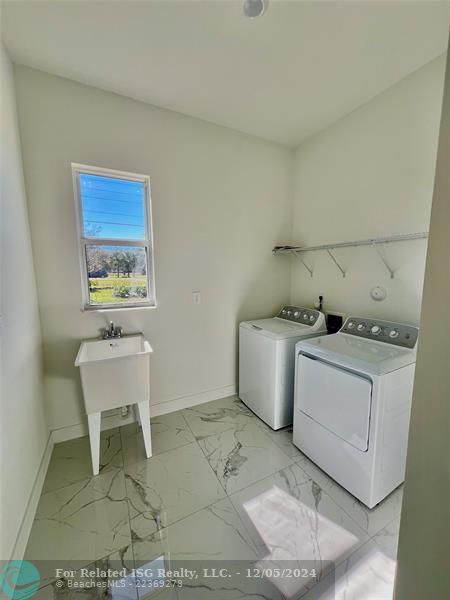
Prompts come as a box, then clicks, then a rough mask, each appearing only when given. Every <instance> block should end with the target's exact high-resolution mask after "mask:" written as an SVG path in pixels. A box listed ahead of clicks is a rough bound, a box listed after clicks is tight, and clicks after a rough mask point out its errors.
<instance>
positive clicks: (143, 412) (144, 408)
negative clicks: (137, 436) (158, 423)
mask: <svg viewBox="0 0 450 600" xmlns="http://www.w3.org/2000/svg"><path fill="white" fill-rule="evenodd" d="M137 407H138V413H139V420H140V422H141V427H142V435H143V436H144V445H145V454H146V455H147V458H150V457H151V455H152V433H151V429H150V407H149V403H148V400H146V401H145V402H138V403H137Z"/></svg>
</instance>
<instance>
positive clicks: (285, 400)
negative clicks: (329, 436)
mask: <svg viewBox="0 0 450 600" xmlns="http://www.w3.org/2000/svg"><path fill="white" fill-rule="evenodd" d="M326 332H327V330H326V325H325V317H324V315H323V313H321V312H319V311H318V310H311V309H309V308H300V307H298V306H285V307H284V308H282V309H281V311H280V312H279V314H278V315H277V316H276V317H273V318H271V319H258V320H256V321H246V322H244V323H241V324H240V327H239V398H240V399H241V400H242V402H244V404H246V405H247V406H248V407H249V408H250V409H251V410H252V411H253V412H254V413H256V414H257V415H258V416H259V417H260V418H261V419H262V420H263V421H265V422H266V423H267V424H268V425H270V427H272V429H280V428H281V427H286V426H287V425H290V424H291V423H292V415H293V400H294V375H295V360H294V356H295V344H296V343H297V342H298V340H300V339H305V338H309V337H312V336H317V335H324V334H325V333H326Z"/></svg>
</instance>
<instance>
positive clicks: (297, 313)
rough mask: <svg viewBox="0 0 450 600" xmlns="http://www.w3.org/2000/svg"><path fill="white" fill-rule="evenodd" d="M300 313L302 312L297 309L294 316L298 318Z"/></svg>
mask: <svg viewBox="0 0 450 600" xmlns="http://www.w3.org/2000/svg"><path fill="white" fill-rule="evenodd" d="M299 314H300V313H299V312H298V310H296V311H295V313H294V317H295V318H296V319H298V315H299Z"/></svg>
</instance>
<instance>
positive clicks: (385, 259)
mask: <svg viewBox="0 0 450 600" xmlns="http://www.w3.org/2000/svg"><path fill="white" fill-rule="evenodd" d="M380 245H381V244H379V243H378V244H377V243H376V242H374V243H373V247H374V248H375V251H376V253H377V254H378V256H379V257H380V260H381V262H382V263H383V264H384V266H385V267H386V269H387V270H388V271H389V275H390V277H391V279H394V273H395V271H394V269H393V268H392V267H391V266H390V264H389V263H388V261H387V258H386V256H385V255H384V253H383V252H382V250H381V248H380Z"/></svg>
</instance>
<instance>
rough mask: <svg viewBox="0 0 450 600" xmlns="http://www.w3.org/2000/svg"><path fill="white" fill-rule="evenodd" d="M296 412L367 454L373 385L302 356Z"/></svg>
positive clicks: (324, 363) (343, 370)
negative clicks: (299, 411)
mask: <svg viewBox="0 0 450 600" xmlns="http://www.w3.org/2000/svg"><path fill="white" fill-rule="evenodd" d="M295 401H296V409H297V410H301V411H302V412H303V413H304V414H305V415H307V416H308V417H310V418H311V419H314V421H316V422H317V423H319V424H320V425H322V427H325V428H326V429H328V431H330V432H331V433H333V434H334V435H337V436H338V437H340V438H341V439H342V440H344V441H346V442H348V443H349V444H351V445H352V446H354V447H355V448H357V449H358V450H361V451H363V452H365V451H366V450H367V449H368V447H369V424H370V408H371V403H372V382H371V381H370V380H369V379H366V378H365V377H363V376H360V375H356V374H355V373H352V372H351V371H347V370H345V369H341V368H339V367H335V366H333V365H330V364H328V363H326V362H323V361H321V360H319V359H316V358H312V357H309V356H305V355H304V354H299V355H298V358H297V389H296V400H295Z"/></svg>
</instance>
